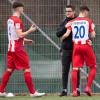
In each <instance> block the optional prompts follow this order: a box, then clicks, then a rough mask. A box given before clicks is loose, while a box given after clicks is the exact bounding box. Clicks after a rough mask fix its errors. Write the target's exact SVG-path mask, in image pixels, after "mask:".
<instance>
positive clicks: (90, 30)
mask: <svg viewBox="0 0 100 100" xmlns="http://www.w3.org/2000/svg"><path fill="white" fill-rule="evenodd" d="M94 29H95V25H94V24H93V22H92V21H91V22H90V27H89V32H90V38H91V39H94V38H95V35H96V32H95V30H94Z"/></svg>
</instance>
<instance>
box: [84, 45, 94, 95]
mask: <svg viewBox="0 0 100 100" xmlns="http://www.w3.org/2000/svg"><path fill="white" fill-rule="evenodd" d="M86 51H87V52H86V53H85V55H86V56H84V58H85V61H86V65H87V66H89V67H90V72H89V74H88V82H87V86H86V89H85V93H87V95H89V96H91V95H92V94H91V89H90V88H91V85H92V82H93V80H94V78H95V75H96V57H95V54H94V52H93V50H92V47H91V46H88V45H87V47H86Z"/></svg>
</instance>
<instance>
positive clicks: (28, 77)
mask: <svg viewBox="0 0 100 100" xmlns="http://www.w3.org/2000/svg"><path fill="white" fill-rule="evenodd" d="M24 79H25V83H26V85H27V87H28V90H29V92H30V94H34V93H35V87H34V84H33V82H32V76H31V72H30V69H25V71H24Z"/></svg>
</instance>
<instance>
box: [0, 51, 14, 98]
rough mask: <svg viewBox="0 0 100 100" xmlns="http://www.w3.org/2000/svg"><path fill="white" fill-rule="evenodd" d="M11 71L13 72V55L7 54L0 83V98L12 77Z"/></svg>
mask: <svg viewBox="0 0 100 100" xmlns="http://www.w3.org/2000/svg"><path fill="white" fill-rule="evenodd" d="M13 71H14V64H13V53H11V52H8V53H7V69H6V71H5V72H4V74H3V76H2V81H1V85H0V96H3V93H4V92H5V88H6V86H7V83H8V81H9V78H10V76H11V75H12V73H13ZM4 94H5V93H4Z"/></svg>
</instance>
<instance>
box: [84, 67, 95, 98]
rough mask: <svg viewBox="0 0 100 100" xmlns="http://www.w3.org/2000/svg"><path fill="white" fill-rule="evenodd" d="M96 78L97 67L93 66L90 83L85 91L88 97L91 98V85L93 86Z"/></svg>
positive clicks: (89, 76) (89, 75)
mask: <svg viewBox="0 0 100 100" xmlns="http://www.w3.org/2000/svg"><path fill="white" fill-rule="evenodd" d="M95 76H96V67H94V66H91V67H90V72H89V74H88V82H87V86H86V89H85V93H86V94H87V95H88V96H91V95H92V94H91V85H92V82H93V80H94V78H95Z"/></svg>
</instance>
